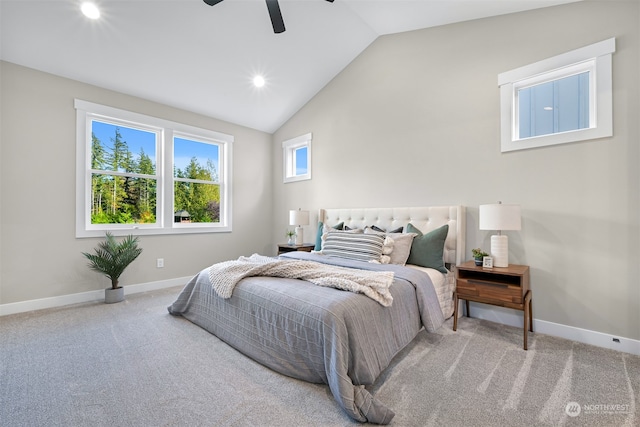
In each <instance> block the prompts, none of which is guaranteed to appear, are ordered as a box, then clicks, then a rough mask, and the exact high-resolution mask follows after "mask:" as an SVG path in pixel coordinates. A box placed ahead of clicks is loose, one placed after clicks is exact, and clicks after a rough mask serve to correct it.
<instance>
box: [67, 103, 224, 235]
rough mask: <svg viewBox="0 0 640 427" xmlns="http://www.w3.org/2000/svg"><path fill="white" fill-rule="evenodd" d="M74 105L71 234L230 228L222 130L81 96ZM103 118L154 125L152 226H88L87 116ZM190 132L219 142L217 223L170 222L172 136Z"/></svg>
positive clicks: (89, 189) (181, 135)
mask: <svg viewBox="0 0 640 427" xmlns="http://www.w3.org/2000/svg"><path fill="white" fill-rule="evenodd" d="M74 107H75V109H76V237H77V238H84V237H101V236H104V233H105V231H107V230H109V231H111V232H112V233H113V235H115V236H123V235H128V234H133V235H154V234H186V233H216V232H230V231H232V198H231V195H232V183H231V176H232V175H231V165H232V164H233V161H232V160H233V159H232V146H233V142H234V137H233V136H232V135H227V134H224V133H221V132H217V131H212V130H208V129H202V128H198V127H194V126H190V125H185V124H182V123H177V122H173V121H170V120H165V119H160V118H157V117H152V116H147V115H145V114H140V113H135V112H132V111H127V110H122V109H119V108H114V107H109V106H105V105H100V104H95V103H92V102H88V101H83V100H80V99H75V100H74ZM101 117H102V118H104V120H105V121H107V122H116V123H122V125H123V126H131V127H136V128H142V129H157V130H158V131H159V140H158V141H157V142H156V143H157V144H158V146H157V148H156V176H157V180H158V181H157V188H158V193H157V200H156V220H157V221H156V224H109V226H108V227H104V226H103V225H100V226H96V224H91V213H90V211H89V210H90V206H89V204H88V203H87V201H88V200H90V198H91V168H90V166H91V165H90V161H91V159H90V157H91V150H90V149H89V145H88V144H89V141H91V128H90V126H89V124H90V121H91V119H94V118H97V119H100V118H101ZM174 134H176V135H177V136H178V137H184V136H190V137H193V138H196V139H200V140H204V141H208V142H212V143H215V144H218V145H219V147H220V151H219V156H220V157H219V166H220V170H219V171H218V180H219V183H220V222H218V223H190V224H180V223H178V224H175V223H174V222H173V214H174V213H173V137H174Z"/></svg>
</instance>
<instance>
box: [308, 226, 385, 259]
mask: <svg viewBox="0 0 640 427" xmlns="http://www.w3.org/2000/svg"><path fill="white" fill-rule="evenodd" d="M383 244H384V235H380V234H363V233H349V232H344V231H328V232H327V233H325V234H324V235H323V236H322V251H321V253H322V254H324V255H327V256H333V257H339V258H349V259H355V260H359V261H365V262H368V261H378V262H379V261H380V260H381V258H382V245H383Z"/></svg>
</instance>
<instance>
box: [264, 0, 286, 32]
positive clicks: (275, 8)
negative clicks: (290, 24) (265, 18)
mask: <svg viewBox="0 0 640 427" xmlns="http://www.w3.org/2000/svg"><path fill="white" fill-rule="evenodd" d="M266 2H267V9H269V16H270V17H271V25H273V32H274V33H284V30H285V28H284V20H283V19H282V13H281V12H280V5H279V4H278V0H266Z"/></svg>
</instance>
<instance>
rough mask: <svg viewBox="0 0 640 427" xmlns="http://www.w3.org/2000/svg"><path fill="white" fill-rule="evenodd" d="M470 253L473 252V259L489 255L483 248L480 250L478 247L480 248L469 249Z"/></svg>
mask: <svg viewBox="0 0 640 427" xmlns="http://www.w3.org/2000/svg"><path fill="white" fill-rule="evenodd" d="M471 253H472V254H473V257H474V258H475V259H479V258H482V257H486V256H489V254H488V253H486V252H485V251H483V250H482V249H480V248H476V249H471Z"/></svg>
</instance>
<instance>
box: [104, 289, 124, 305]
mask: <svg viewBox="0 0 640 427" xmlns="http://www.w3.org/2000/svg"><path fill="white" fill-rule="evenodd" d="M120 301H124V288H123V287H122V286H120V287H118V288H115V289H113V288H107V289H105V290H104V302H105V303H107V304H113V303H115V302H120Z"/></svg>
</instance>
